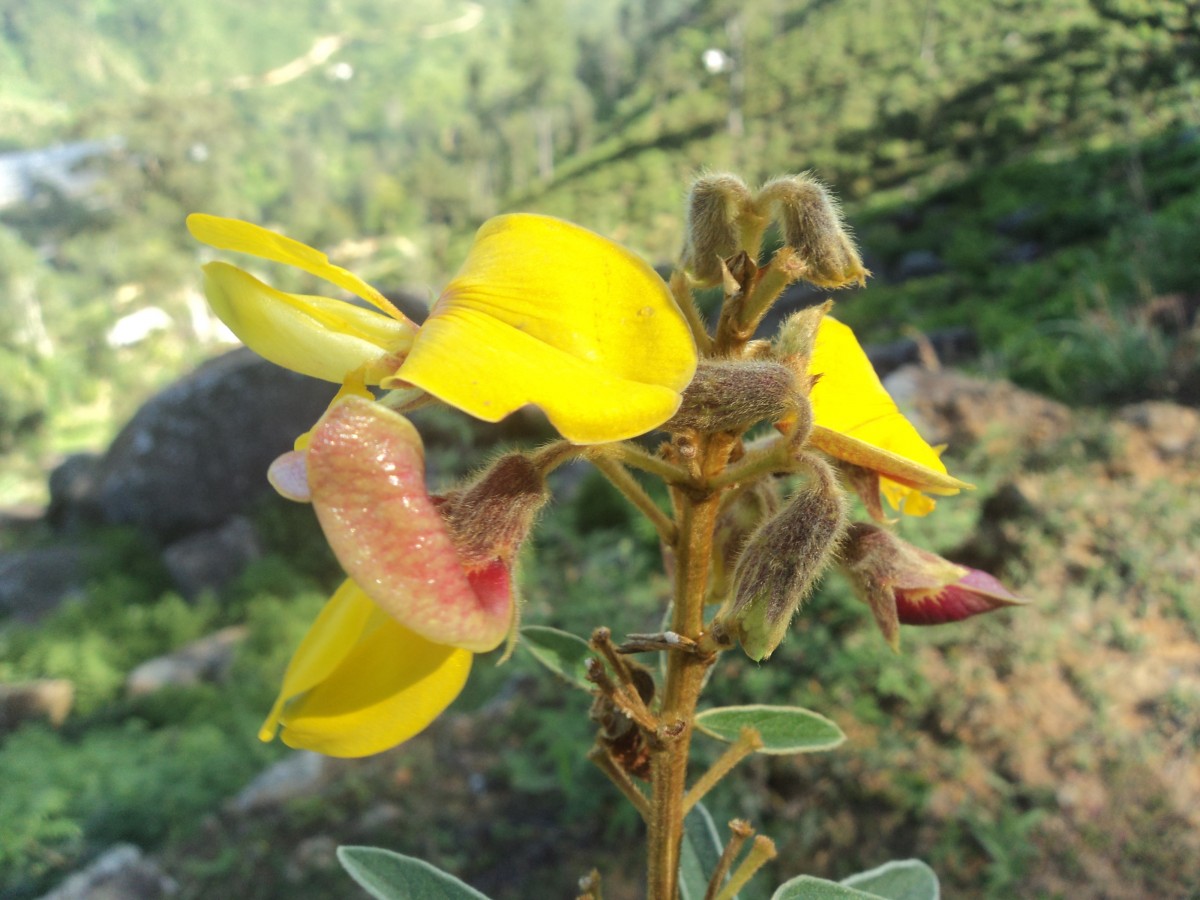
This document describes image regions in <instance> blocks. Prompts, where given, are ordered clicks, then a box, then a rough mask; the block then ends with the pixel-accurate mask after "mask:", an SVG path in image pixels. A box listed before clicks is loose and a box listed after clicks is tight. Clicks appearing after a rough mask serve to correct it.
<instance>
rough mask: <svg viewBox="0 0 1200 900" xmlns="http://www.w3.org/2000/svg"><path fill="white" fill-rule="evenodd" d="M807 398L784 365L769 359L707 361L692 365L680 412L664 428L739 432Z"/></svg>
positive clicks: (773, 418)
mask: <svg viewBox="0 0 1200 900" xmlns="http://www.w3.org/2000/svg"><path fill="white" fill-rule="evenodd" d="M806 402H807V401H806V400H805V398H804V397H803V396H801V395H800V394H799V393H798V392H797V390H796V374H795V372H793V371H792V370H791V369H790V368H788V367H787V366H784V365H781V364H780V363H777V362H774V361H772V360H729V359H726V360H709V361H704V362H701V363H700V364H699V365H698V366H697V367H696V374H695V376H694V377H693V378H692V382H691V384H689V385H688V386H687V387H686V388H685V389H684V391H683V402H682V403H681V404H680V407H679V411H678V412H676V413H675V416H674V417H673V418H672V419H671V420H670V421H669V422H667V424H666V425H664V426H663V427H664V428H665V429H666V430H668V431H671V430H678V429H681V428H694V429H696V430H697V431H700V432H704V433H706V434H712V433H714V432H718V431H740V430H743V429H746V428H749V427H750V426H751V425H753V424H754V423H755V422H761V421H763V420H764V419H765V420H767V421H769V422H777V421H779V420H780V419H783V418H788V417H790V416H792V415H793V414H794V413H795V410H796V407H797V405H798V404H801V403H806Z"/></svg>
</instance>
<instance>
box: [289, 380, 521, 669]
mask: <svg viewBox="0 0 1200 900" xmlns="http://www.w3.org/2000/svg"><path fill="white" fill-rule="evenodd" d="M424 462H425V459H424V453H423V451H422V448H421V439H420V437H419V436H418V434H417V432H416V429H414V428H413V427H412V425H411V424H410V423H409V422H408V420H407V419H405V418H404V417H403V416H401V415H399V414H397V413H394V412H392V411H390V410H388V409H386V408H384V407H382V406H380V405H379V404H377V403H373V402H371V401H369V400H364V399H362V398H360V397H347V398H346V399H344V400H342V401H340V402H339V403H337V404H336V405H335V406H333V407H332V408H331V409H330V411H329V412H328V413H327V414H326V415H325V417H324V419H323V420H322V422H321V424H320V425H319V426H318V427H317V429H316V431H315V432H314V434H313V439H312V443H311V444H310V445H309V448H308V483H309V486H310V488H311V489H312V498H313V507H314V508H315V509H316V512H317V518H318V519H319V520H320V522H321V527H322V528H323V529H324V531H325V537H326V538H327V539H328V541H329V544H330V546H331V547H332V548H333V552H334V553H335V554H336V555H337V558H338V561H339V562H340V563H341V564H342V567H343V568H344V569H345V570H346V572H347V574H348V575H350V577H351V578H353V579H354V580H355V581H356V582H357V583H358V584H359V586H360V587H361V588H362V589H363V591H364V592H366V594H367V596H369V597H370V598H371V599H372V600H374V601H375V603H377V604H378V605H379V606H380V608H382V609H383V610H384V611H385V612H387V613H388V614H389V615H391V616H392V617H393V618H394V619H395V620H396V621H398V622H400V623H401V624H402V625H404V626H406V627H407V628H410V629H412V630H413V631H415V632H416V633H417V634H419V635H421V636H422V637H425V638H427V639H428V640H431V641H434V642H436V643H440V644H448V645H450V646H454V647H462V648H463V649H466V650H471V651H474V652H476V653H482V652H484V651H487V650H491V649H492V648H494V647H496V646H497V645H498V644H499V643H500V642H501V641H502V640H503V639H504V636H505V634H506V633H507V630H508V624H509V618H510V608H509V606H510V604H509V601H508V598H503V597H501V596H500V595H498V594H494V593H488V594H487V596H485V597H482V598H481V597H479V596H477V595H476V593H475V591H474V590H473V589H472V586H471V584H470V583H469V582H468V580H467V576H466V574H465V573H464V572H463V568H462V565H461V563H460V562H459V559H458V554H457V551H456V550H455V548H454V544H453V543H452V542H451V540H450V536H449V534H448V532H447V531H446V527H445V525H444V523H443V521H442V518H441V515H440V514H439V513H438V511H437V509H436V506H435V503H434V501H433V500H432V499H431V498H430V496H429V494H428V492H427V491H426V489H425V476H424V468H425V467H424Z"/></svg>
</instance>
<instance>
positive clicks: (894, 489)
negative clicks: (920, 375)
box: [808, 316, 973, 516]
mask: <svg viewBox="0 0 1200 900" xmlns="http://www.w3.org/2000/svg"><path fill="white" fill-rule="evenodd" d="M808 372H809V374H810V375H812V376H814V377H816V383H815V384H814V385H813V388H812V393H811V394H810V400H811V402H812V410H813V422H814V425H813V430H812V435H811V436H810V437H809V443H810V444H812V445H813V446H814V447H816V448H817V449H818V450H821V451H823V452H825V453H827V454H829V455H830V456H832V457H834V458H836V459H839V460H842V461H843V462H846V463H850V464H851V465H852V466H856V467H858V469H860V470H866V471H868V472H870V473H874V474H875V475H877V476H878V481H879V492H880V493H882V494H883V496H884V497H886V498H887V501H888V503H889V504H890V505H891V506H892V508H893V509H895V510H897V511H899V512H902V513H905V514H907V515H910V516H924V515H927V514H928V513H929V512H930V511H931V510H932V509H933V508H934V506H935V504H936V501H934V500H933V498H932V497H928V496H926V495H927V494H940V495H943V496H946V495H951V494H957V493H958V492H959V491H960V490H963V489H967V490H969V489H971V488H972V487H973V485H970V484H967V483H966V482H965V481H959V480H958V479H957V478H955V477H953V476H952V475H950V474H948V473H947V472H946V466H945V465H944V464H943V463H942V460H941V458H940V457H939V456H938V453H937V451H936V450H934V448H933V447H931V446H929V444H927V443H926V442H925V440H924V439H923V438H922V437H921V436H920V435H919V434H917V429H916V428H914V427H913V425H912V423H911V422H909V421H908V419H906V418H905V417H904V416H903V414H901V412H900V410H899V409H897V408H896V402H895V401H894V400H892V398H891V396H890V395H889V394H888V392H887V390H885V389H884V386H883V383H882V382H881V381H880V380H879V376H878V375H877V374H875V369H874V367H873V366H872V365H871V361H870V360H869V359H868V358H867V354H866V353H865V352H864V351H863V349H862V347H861V346H860V345H859V343H858V339H857V338H856V337H855V336H854V332H853V331H851V330H850V328H849V327H848V326H846V325H843V324H842V323H841V322H839V321H837V320H836V319H834V318H831V317H830V316H825V317H824V318H823V319H822V320H821V324H820V327H819V329H818V330H817V336H816V342H815V344H814V345H813V351H812V356H811V358H810V360H809V365H808ZM864 499H866V500H867V504H868V506H871V500H870V498H864ZM876 505H877V501H876Z"/></svg>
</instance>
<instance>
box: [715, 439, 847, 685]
mask: <svg viewBox="0 0 1200 900" xmlns="http://www.w3.org/2000/svg"><path fill="white" fill-rule="evenodd" d="M810 462H811V464H812V473H813V479H812V481H811V482H810V483H809V484H807V485H806V486H805V487H803V488H802V489H801V490H799V491H797V492H796V494H795V495H794V496H793V497H792V499H791V500H790V501H789V502H788V504H787V506H785V507H784V508H783V509H782V510H781V511H780V512H779V513H778V514H777V515H776V516H775V517H774V518H772V519H770V520H768V521H766V522H765V523H763V524H762V525H761V526H760V527H759V528H758V530H757V531H756V532H755V533H754V535H753V536H751V538H750V541H749V542H748V543H747V545H746V549H745V550H744V551H743V552H742V556H741V558H740V559H739V560H738V565H737V570H736V571H735V572H734V588H733V595H732V596H731V597H730V598H729V600H727V601H726V603H725V606H724V607H722V609H721V611H720V612H719V613H718V614H717V619H718V620H719V621H720V622H721V623H722V624H723V625H724V627H725V628H727V629H730V630H732V631H733V633H734V634H736V635H737V638H738V641H739V642H740V643H741V645H742V650H744V651H745V653H746V655H747V656H749V657H750V658H751V659H753V660H756V661H757V660H762V659H765V658H767V657H768V656H770V655H771V654H772V653H773V652H774V651H775V648H776V647H778V646H779V643H780V641H782V640H783V636H784V635H785V634H787V630H788V626H789V625H790V624H791V621H792V617H793V616H794V615H795V614H796V611H797V610H799V608H800V604H801V603H803V602H804V600H805V598H807V597H808V595H809V593H810V592H811V591H812V588H813V585H815V584H816V582H817V579H818V578H819V577H820V576H821V573H822V572H823V571H824V570H825V567H826V566H827V565H829V562H830V560H831V558H832V556H833V553H834V550H835V549H836V548H837V545H838V541H839V540H840V539H841V536H842V531H843V530H844V528H845V523H846V500H845V497H844V495H843V494H842V491H841V488H840V487H838V484H837V480H836V478H835V477H834V475H833V472H832V470H830V468H829V467H828V466H827V465H826V464H825V463H823V462H820V461H818V460H816V459H812V460H810Z"/></svg>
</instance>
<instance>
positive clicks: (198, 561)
mask: <svg viewBox="0 0 1200 900" xmlns="http://www.w3.org/2000/svg"><path fill="white" fill-rule="evenodd" d="M262 555H263V548H262V541H261V540H259V537H258V533H257V532H256V531H255V530H254V525H253V523H251V521H250V520H249V519H247V518H246V517H245V516H233V517H232V518H231V519H229V520H228V521H227V522H224V523H223V524H221V525H218V526H217V527H216V528H207V529H205V530H204V531H198V532H196V533H194V534H189V535H188V536H187V537H184V538H180V539H179V540H177V541H175V542H174V543H172V544H171V545H170V546H169V547H167V548H166V549H165V550H163V554H162V560H163V564H164V565H165V566H166V567H167V572H169V573H170V575H171V580H172V581H173V582H174V583H175V587H177V588H178V589H179V592H180V593H181V594H183V596H184V597H186V598H187V599H188V600H195V599H196V598H197V597H198V596H199V595H200V594H201V593H202V592H204V591H206V590H207V591H219V590H221V588H223V587H225V586H226V585H227V584H229V582H231V581H232V580H233V579H234V578H236V577H237V576H238V574H239V573H241V571H242V570H243V569H244V568H245V567H246V564H247V563H250V562H253V561H254V560H256V559H259V558H261V557H262Z"/></svg>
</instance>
